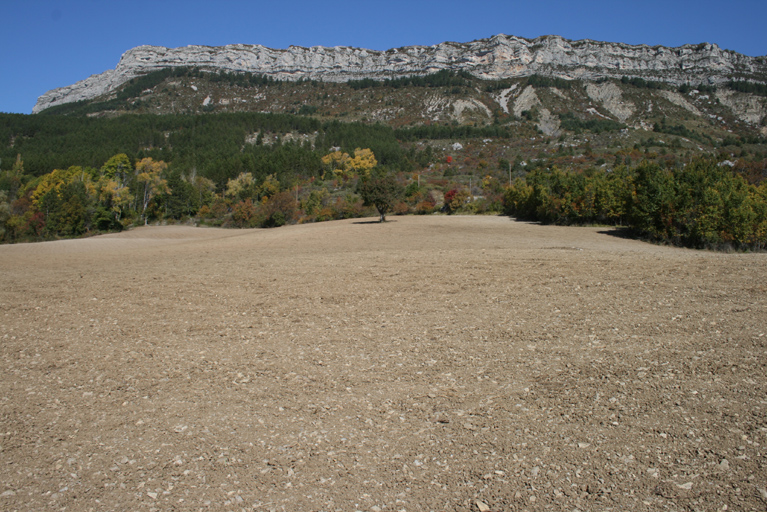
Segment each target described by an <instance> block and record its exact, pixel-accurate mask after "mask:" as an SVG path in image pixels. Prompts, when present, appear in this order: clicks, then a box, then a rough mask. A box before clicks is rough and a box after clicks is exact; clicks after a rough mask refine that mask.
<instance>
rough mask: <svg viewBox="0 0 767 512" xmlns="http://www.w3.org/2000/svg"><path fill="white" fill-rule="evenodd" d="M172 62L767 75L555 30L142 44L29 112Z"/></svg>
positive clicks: (383, 70)
mask: <svg viewBox="0 0 767 512" xmlns="http://www.w3.org/2000/svg"><path fill="white" fill-rule="evenodd" d="M177 66H193V67H199V68H204V69H212V70H225V71H229V72H250V73H257V74H264V75H269V76H271V77H274V78H278V79H282V80H298V79H301V78H307V79H313V80H321V81H331V82H339V81H346V80H350V79H361V78H389V77H391V76H406V75H419V74H427V73H433V72H436V71H439V70H442V69H451V70H464V71H468V72H470V73H472V74H474V75H475V76H478V77H480V78H485V79H502V78H513V77H520V76H528V75H532V74H541V75H548V76H557V77H562V78H569V79H574V78H581V79H597V78H602V77H622V76H629V77H643V78H646V79H655V80H663V81H666V82H669V83H673V84H677V85H679V84H683V83H687V82H692V83H700V82H705V83H711V84H714V83H720V82H724V81H726V80H727V79H728V76H729V75H730V74H732V73H734V72H738V73H739V76H742V77H746V78H748V77H754V78H759V76H760V75H762V74H764V73H767V64H764V63H761V62H759V61H758V60H757V59H756V58H752V57H747V56H745V55H741V54H738V53H735V52H731V51H727V50H722V49H721V48H719V47H718V46H716V45H714V44H708V43H704V44H700V45H685V46H681V47H678V48H666V47H663V46H653V47H650V46H646V45H639V46H632V45H627V44H622V43H603V42H598V41H591V40H581V41H570V40H567V39H564V38H562V37H559V36H544V37H539V38H537V39H532V40H529V39H523V38H519V37H514V36H506V35H503V34H501V35H497V36H494V37H492V38H490V39H481V40H478V41H472V42H470V43H452V42H446V43H440V44H438V45H434V46H409V47H405V48H395V49H391V50H386V51H374V50H365V49H362V48H350V47H346V46H337V47H334V48H326V47H322V46H315V47H312V48H304V47H298V46H291V47H290V48H288V49H287V50H279V49H272V48H267V47H264V46H261V45H244V44H235V45H228V46H221V47H209V46H187V47H184V48H162V47H156V46H139V47H136V48H133V49H132V50H129V51H127V52H126V53H125V54H123V56H122V58H121V59H120V62H119V63H118V64H117V67H116V68H115V69H113V70H108V71H105V72H103V73H101V74H99V75H93V76H91V77H89V78H87V79H85V80H82V81H80V82H77V83H76V84H73V85H70V86H67V87H62V88H59V89H54V90H52V91H49V92H47V93H45V94H43V95H42V96H41V97H40V98H39V99H38V101H37V104H36V105H35V108H34V109H33V113H36V112H40V111H41V110H44V109H46V108H49V107H52V106H55V105H60V104H63V103H69V102H74V101H79V100H87V99H91V98H95V97H98V96H101V95H103V94H107V93H109V92H111V91H113V90H115V89H116V88H117V87H119V86H120V85H122V84H123V83H125V82H126V81H128V80H130V79H131V78H134V77H136V76H140V75H143V74H146V73H148V72H151V71H156V70H159V69H163V68H169V67H177Z"/></svg>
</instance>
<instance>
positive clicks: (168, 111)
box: [0, 68, 767, 249]
mask: <svg viewBox="0 0 767 512" xmlns="http://www.w3.org/2000/svg"><path fill="white" fill-rule="evenodd" d="M723 87H725V89H726V90H724V89H722V88H720V89H719V90H717V89H716V88H713V87H709V88H706V87H703V86H697V88H695V89H693V88H691V87H681V88H679V90H672V89H670V88H669V86H667V85H665V84H661V83H653V82H649V81H644V80H638V79H631V80H628V79H627V80H621V81H605V82H600V83H584V82H580V81H567V80H562V79H552V78H546V77H538V76H532V77H528V78H525V79H521V80H508V81H480V80H477V79H476V78H474V77H472V76H471V75H469V74H467V73H451V72H440V73H437V74H435V75H431V76H426V77H405V78H398V79H392V80H385V81H374V80H360V81H350V82H348V83H342V84H322V83H316V82H299V83H286V82H278V81H275V80H272V79H268V78H265V77H258V76H255V75H236V74H227V73H217V74H216V73H214V74H211V73H203V72H201V71H200V70H195V69H187V68H177V69H175V70H173V71H168V70H165V71H160V72H156V73H152V74H150V75H147V76H144V77H141V78H137V79H134V81H133V82H131V83H128V84H126V87H125V88H124V89H122V90H121V91H117V92H116V93H114V94H113V95H112V96H111V97H109V98H101V99H98V100H96V101H93V102H87V103H80V104H67V105H62V106H60V107H54V108H52V109H49V110H47V111H45V112H44V113H42V114H38V115H34V116H25V115H14V114H0V141H2V143H0V230H1V231H0V237H2V241H4V242H15V241H27V240H44V239H51V238H55V237H61V236H82V235H87V234H92V233H98V232H103V231H109V230H119V229H123V228H125V227H128V226H131V225H136V224H142V223H148V222H194V223H206V224H210V225H222V226H264V227H268V226H279V225H282V224H285V223H292V222H313V221H322V220H329V219H339V218H347V217H354V216H360V215H370V214H373V212H374V210H372V207H373V203H372V202H371V201H369V200H366V198H365V197H363V195H364V194H362V193H361V192H362V191H363V190H368V189H369V188H370V187H368V186H367V185H365V186H363V185H364V184H366V183H367V181H366V180H369V179H374V178H380V177H382V176H391V177H394V178H395V179H396V181H397V183H398V184H399V186H400V187H401V190H402V193H401V194H398V195H397V197H393V198H389V199H390V200H389V201H388V203H390V204H389V205H388V208H389V212H393V213H395V214H404V213H420V214H425V213H433V212H443V213H455V212H465V213H486V212H494V213H500V212H502V211H505V212H506V213H507V214H510V215H515V216H518V217H523V218H528V219H534V220H538V221H541V222H554V223H566V224H583V223H600V224H616V225H628V226H632V227H633V228H634V232H635V234H637V235H638V236H643V237H646V238H650V239H653V240H659V241H669V242H672V243H677V244H682V245H690V246H695V247H724V246H729V247H737V248H743V249H746V248H753V249H759V248H762V247H763V246H764V236H765V235H764V230H763V220H764V210H763V206H762V205H763V202H764V184H763V183H764V178H765V177H766V176H767V143H766V141H765V139H764V136H763V135H762V131H763V130H762V128H761V127H760V124H759V123H763V122H764V118H757V117H754V116H758V115H762V114H760V113H759V112H761V111H759V108H761V107H759V105H762V103H760V101H762V99H761V98H762V96H760V94H763V91H762V90H761V89H759V88H758V87H756V88H754V87H746V86H744V85H742V84H739V83H738V82H732V83H730V84H728V85H727V86H723ZM206 88H208V89H206ZM180 91H192V93H193V94H192V95H191V96H190V95H185V94H181V92H180ZM247 91H250V93H252V94H254V95H256V96H264V97H266V96H269V95H271V96H270V97H271V100H270V101H273V103H272V105H273V109H272V110H274V111H276V112H269V113H264V112H252V111H243V110H247V109H242V108H240V106H242V105H246V106H249V108H253V102H245V103H242V102H240V103H233V102H232V101H229V100H226V101H224V98H223V96H224V95H229V96H228V97H230V98H233V96H231V95H232V94H234V95H235V96H236V95H240V96H242V95H244V93H245V92H247ZM202 94H205V95H206V97H210V96H213V95H216V94H219V95H221V96H222V97H221V98H220V100H219V101H216V102H211V103H209V104H208V105H201V104H200V106H201V108H198V109H196V108H192V107H191V106H190V105H192V104H193V102H194V101H198V100H199V96H200V95H202ZM736 95H745V96H736ZM194 98H197V99H194ZM311 98H314V100H317V101H309V100H310V99H311ZM493 98H494V99H493ZM738 98H740V100H744V98H745V100H744V101H745V103H738V102H737V101H736V100H737V99H738ZM617 99H622V100H623V101H621V102H620V103H616V100H617ZM491 100H492V101H491ZM713 100H715V101H713ZM740 100H738V101H740ZM289 101H290V103H289ZM493 101H494V102H495V106H494V109H495V110H494V111H493V112H491V115H490V117H484V118H483V117H482V116H484V114H482V113H483V112H489V111H490V107H492V106H493V104H492V102H493ZM185 102H186V103H185ZM190 102H192V103H190ZM227 102H228V103H227ZM440 102H442V103H440ZM445 102H446V103H445ZM256 103H257V102H256ZM288 104H289V105H292V107H291V108H284V107H285V105H288ZM382 104H383V105H384V110H385V109H386V108H388V107H386V105H388V106H389V107H391V109H390V110H391V111H392V112H395V114H393V115H392V116H388V117H387V116H379V115H378V114H375V112H373V111H372V110H370V108H368V109H367V110H365V108H366V107H365V105H368V107H369V106H370V105H373V106H375V109H378V110H376V112H379V114H380V112H381V110H380V108H379V107H380V105H382ZM173 105H175V107H173ZM180 105H187V106H186V107H184V108H177V107H179V106H180ZM238 105H239V106H238ZM408 105H411V106H412V105H419V108H421V109H423V108H425V107H424V106H425V105H426V106H428V105H432V107H433V108H432V111H431V114H429V115H431V116H432V117H433V119H432V120H428V119H424V117H425V116H426V115H427V112H426V111H425V110H416V109H409V107H408ZM439 105H442V107H439V108H437V107H438V106H439ZM445 105H447V106H445ZM472 105H473V107H472ZM482 105H484V107H482ZM629 105H631V108H629ZM642 105H648V106H649V107H650V108H649V109H648V108H647V107H645V106H642ZM744 105H745V106H744ZM749 105H750V106H749ZM456 106H459V107H461V109H462V110H460V109H458V110H460V112H458V110H456ZM640 106H641V108H640ZM171 107H172V108H171ZM448 107H449V108H448ZM704 108H705V109H709V111H710V112H714V113H711V114H706V115H705V116H704V115H703V113H704ZM440 109H441V110H440ZM621 109H624V110H621ZM749 109H750V110H749ZM232 110H234V111H232ZM427 110H428V109H427ZM174 111H182V112H184V113H173V112H174ZM694 111H697V112H698V113H697V114H695V112H694ZM142 112H147V113H142ZM148 112H155V113H148ZM286 112H294V113H286ZM396 112H399V113H398V114H397V113H396ZM403 112H404V113H405V114H407V115H405V114H403ZM457 112H458V113H457ZM456 113H457V114H456ZM715 113H719V114H721V115H715ZM448 114H449V115H448ZM479 114H482V115H479ZM749 115H750V116H751V117H748V116H749ZM376 116H378V117H380V118H381V119H382V120H379V121H375V120H374V118H376ZM445 116H447V117H445ZM450 116H453V117H450ZM354 119H356V120H354ZM758 119H761V120H760V121H759V123H757V124H754V123H753V122H752V121H754V120H758ZM371 162H374V163H373V164H371ZM692 162H699V163H697V164H695V165H693V166H691V165H690V164H691V163H692ZM648 169H654V170H655V171H653V172H651V173H650V172H649V171H648ZM693 171H694V172H693ZM691 173H692V174H695V175H696V176H698V178H697V179H698V184H697V185H695V186H692V185H690V184H689V183H687V181H688V180H689V179H691V178H690V176H691V175H692V174H691ZM648 176H652V180H650V182H652V183H655V182H656V181H658V180H661V181H663V180H665V181H663V182H664V183H665V184H664V185H663V186H660V185H658V186H655V188H652V187H651V186H649V185H647V183H645V181H646V180H648V179H649V178H647V177H648ZM643 180H645V181H643ZM392 190H394V189H392ZM651 190H655V192H648V191H651ZM653 194H656V195H653ZM660 196H663V197H666V198H670V197H673V198H674V200H675V201H676V202H673V201H672V202H671V203H669V202H668V201H666V202H665V203H663V204H662V205H661V204H660V203H658V201H660V199H659V197H660ZM607 198H609V199H607ZM638 198H639V199H638ZM680 201H682V202H680ZM684 201H687V202H684ZM368 203H370V204H368ZM650 205H654V206H650ZM643 208H644V210H643ZM645 210H646V211H645ZM735 210H737V211H738V212H739V213H738V214H737V215H740V216H739V217H738V216H737V215H736V216H733V215H735V214H731V213H726V214H725V213H722V212H724V211H727V212H732V211H735ZM715 211H716V212H719V213H712V212H715ZM641 212H644V213H641ZM661 212H664V213H661ZM656 216H661V217H662V219H660V220H659V219H657V218H655V217H656ZM701 216H707V217H706V219H707V220H705V221H704V220H702V217H701ZM712 219H716V220H712ZM693 224H694V225H695V226H698V227H685V226H688V225H690V226H691V225H693ZM702 225H705V228H703V227H700V226H702Z"/></svg>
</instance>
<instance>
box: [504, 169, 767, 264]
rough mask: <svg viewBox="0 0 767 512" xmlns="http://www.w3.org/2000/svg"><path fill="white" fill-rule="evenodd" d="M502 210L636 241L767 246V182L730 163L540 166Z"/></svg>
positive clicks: (510, 191)
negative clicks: (611, 229)
mask: <svg viewBox="0 0 767 512" xmlns="http://www.w3.org/2000/svg"><path fill="white" fill-rule="evenodd" d="M504 212H505V213H506V214H508V215H512V216H515V217H518V218H521V219H525V220H533V221H539V222H543V223H547V224H562V225H578V224H610V225H616V226H626V227H627V228H629V229H630V230H631V231H632V232H633V233H634V234H635V235H636V236H638V237H641V238H645V239H649V240H652V241H656V242H663V243H669V244H674V245H680V246H686V247H694V248H714V249H721V248H734V249H738V250H764V249H765V248H767V182H762V183H761V184H760V185H756V184H750V183H748V181H746V179H745V178H744V177H743V176H741V175H740V174H736V173H734V172H733V171H732V169H730V168H729V167H728V166H726V165H719V164H717V163H716V162H715V161H712V160H697V161H694V162H692V163H690V164H688V165H686V166H684V167H677V168H672V169H668V168H665V167H662V166H660V165H658V164H657V163H654V162H642V163H640V164H639V165H638V166H637V167H635V168H628V167H626V166H618V167H617V168H615V169H612V170H597V169H592V170H591V171H588V172H574V171H567V170H560V169H557V168H553V169H550V170H549V169H537V170H534V171H532V172H530V173H529V174H528V175H527V176H525V177H524V178H522V179H520V180H518V181H516V182H515V183H513V184H512V185H511V186H510V187H508V188H507V189H506V191H505V193H504Z"/></svg>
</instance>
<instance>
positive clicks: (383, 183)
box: [357, 171, 404, 222]
mask: <svg viewBox="0 0 767 512" xmlns="http://www.w3.org/2000/svg"><path fill="white" fill-rule="evenodd" d="M357 187H358V188H357V192H359V194H360V196H362V201H363V203H364V204H365V206H375V207H376V209H377V210H378V213H379V215H381V222H386V213H387V212H389V211H391V210H392V208H394V205H395V204H396V203H397V201H398V200H399V199H400V198H401V197H402V194H403V192H404V189H403V188H402V185H400V184H399V183H398V182H397V180H396V178H395V177H394V176H392V175H391V174H385V173H384V172H382V171H379V172H377V173H371V175H370V176H369V177H366V178H362V179H361V180H360V182H359V184H358V185H357Z"/></svg>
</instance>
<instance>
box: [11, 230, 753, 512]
mask: <svg viewBox="0 0 767 512" xmlns="http://www.w3.org/2000/svg"><path fill="white" fill-rule="evenodd" d="M370 220H372V219H365V220H362V221H360V220H356V221H354V220H350V221H340V222H329V223H322V224H314V225H301V226H291V227H284V228H279V229H273V230H242V231H239V230H220V229H206V228H193V227H181V226H167V227H144V228H139V229H134V230H131V231H128V232H124V233H120V234H114V235H107V236H99V237H95V238H90V239H83V240H69V241H58V242H50V243H39V244H20V245H12V246H3V247H0V343H1V345H0V364H2V368H1V373H0V510H3V511H14V510H24V511H27V510H69V511H80V510H84V511H85V510H93V511H107V510H136V511H143V510H146V511H150V510H157V511H160V510H162V511H165V510H277V511H283V510H285V511H304V510H307V511H309V510H327V511H334V510H340V511H354V510H360V511H402V510H404V511H420V510H424V511H430V510H433V511H439V510H450V511H453V510H461V511H476V510H481V511H487V510H491V511H502V510H531V511H532V510H565V511H568V512H572V511H575V510H582V511H587V510H647V511H661V510H671V511H675V510H706V511H712V510H765V508H766V507H767V466H766V464H767V459H766V458H765V457H766V456H767V393H766V391H767V350H766V348H767V336H765V335H766V334H767V294H766V293H765V292H767V255H765V254H724V253H712V252H702V251H692V250H685V249H678V248H670V247H660V246H655V245H651V244H647V243H643V242H640V241H636V240H628V239H624V238H621V237H619V236H617V235H618V233H617V232H615V231H612V230H609V229H605V228H562V227H547V226H539V225H535V224H526V223H519V222H515V221H513V220H510V219H507V218H501V217H444V216H433V217H431V216H430V217H392V218H391V220H392V221H391V222H387V223H386V224H378V223H374V222H369V221H370Z"/></svg>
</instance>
